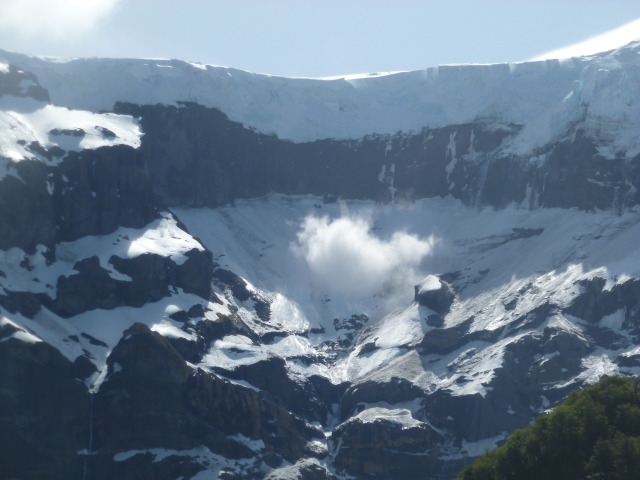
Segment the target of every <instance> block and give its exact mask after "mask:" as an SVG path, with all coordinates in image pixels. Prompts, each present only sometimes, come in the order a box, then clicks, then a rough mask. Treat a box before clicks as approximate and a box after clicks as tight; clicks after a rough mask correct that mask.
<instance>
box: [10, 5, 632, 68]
mask: <svg viewBox="0 0 640 480" xmlns="http://www.w3.org/2000/svg"><path fill="white" fill-rule="evenodd" d="M66 5H68V8H67V7H66ZM639 18H640V0H609V1H602V0H598V1H595V0H537V1H536V0H510V1H508V0H450V1H425V0H423V1H414V0H395V1H380V0H321V1H320V0H182V1H164V0H56V1H55V2H54V1H52V0H0V48H3V49H6V50H11V51H19V52H25V53H31V54H42V55H53V56H107V57H153V58H179V59H183V60H190V61H196V62H201V63H208V64H216V65H225V66H230V67H235V68H240V69H243V70H249V71H253V72H260V73H270V74H274V75H286V76H310V77H321V76H331V75H341V74H348V73H364V72H383V71H395V70H417V69H423V68H426V67H429V66H435V65H438V64H445V63H493V62H509V61H522V60H526V59H529V58H531V57H534V56H537V55H539V54H542V53H544V52H547V51H550V50H555V49H558V48H561V47H564V46H567V45H571V44H573V43H576V42H580V41H582V40H585V39H587V38H588V37H591V36H594V35H597V34H601V33H603V32H606V31H608V30H612V29H615V28H617V27H620V26H621V25H623V24H626V23H628V22H631V21H633V20H636V19H639ZM638 37H640V31H639V32H638Z"/></svg>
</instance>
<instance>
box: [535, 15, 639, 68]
mask: <svg viewBox="0 0 640 480" xmlns="http://www.w3.org/2000/svg"><path fill="white" fill-rule="evenodd" d="M634 40H640V19H637V20H634V21H633V22H630V23H627V24H625V25H623V26H621V27H618V28H616V29H614V30H610V31H608V32H605V33H603V34H601V35H596V36H595V37H591V38H588V39H586V40H584V41H582V42H578V43H574V44H573V45H569V46H567V47H563V48H559V49H557V50H552V51H550V52H547V53H543V54H542V55H538V56H536V57H534V58H532V59H531V60H546V59H549V58H571V57H580V56H585V55H593V54H595V53H600V52H606V51H608V50H613V49H615V48H618V47H622V46H624V45H626V44H627V43H629V42H632V41H634Z"/></svg>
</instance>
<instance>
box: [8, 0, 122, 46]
mask: <svg viewBox="0 0 640 480" xmlns="http://www.w3.org/2000/svg"><path fill="white" fill-rule="evenodd" d="M120 1H121V0H55V1H54V0H1V1H0V30H3V32H4V34H9V33H10V34H12V35H16V36H19V37H22V38H36V37H39V38H52V39H56V40H59V39H65V38H78V37H81V36H82V35H84V34H86V33H87V32H89V31H90V30H92V29H93V28H94V27H95V26H96V24H97V23H98V22H99V21H100V20H101V19H103V18H105V17H106V16H107V15H108V14H109V13H110V12H112V11H113V9H114V7H115V6H116V5H117V4H118V3H119V2H120Z"/></svg>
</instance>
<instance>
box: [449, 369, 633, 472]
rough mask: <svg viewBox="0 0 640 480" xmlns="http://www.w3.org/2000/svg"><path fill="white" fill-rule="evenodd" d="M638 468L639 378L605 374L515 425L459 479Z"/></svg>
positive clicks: (620, 470)
mask: <svg viewBox="0 0 640 480" xmlns="http://www.w3.org/2000/svg"><path fill="white" fill-rule="evenodd" d="M639 472H640V383H639V381H638V380H637V379H633V378H624V377H607V378H604V379H602V380H601V381H600V382H599V383H597V384H596V385H594V386H592V387H588V388H585V389H584V390H580V391H574V392H572V393H571V394H570V395H569V396H568V397H567V400H566V401H565V402H564V403H563V404H562V405H560V406H559V407H557V408H556V409H555V410H554V411H553V412H551V413H550V414H548V415H545V416H543V417H541V418H539V419H538V420H536V421H535V422H534V423H533V424H532V425H530V426H528V427H526V428H524V429H522V430H517V431H515V432H514V433H513V434H512V435H511V436H510V437H509V438H508V440H507V441H506V442H505V444H504V445H502V446H501V447H499V448H497V449H496V450H494V451H493V452H489V453H487V454H485V455H483V456H482V457H480V458H478V459H477V460H476V462H475V463H473V464H472V465H469V466H467V467H466V468H465V469H464V470H463V471H462V473H461V474H460V475H459V476H458V478H457V480H511V479H518V480H528V479H531V480H539V479H542V478H544V479H546V480H554V479H558V480H573V479H575V480H584V479H587V480H631V479H637V478H639V477H638V475H640V473H639Z"/></svg>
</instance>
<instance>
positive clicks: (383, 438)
mask: <svg viewBox="0 0 640 480" xmlns="http://www.w3.org/2000/svg"><path fill="white" fill-rule="evenodd" d="M637 52H638V46H637V45H631V46H629V47H627V48H625V49H621V50H618V51H615V52H612V53H607V54H603V55H600V56H596V57H594V58H588V59H574V60H572V61H571V62H568V63H567V62H565V63H564V64H563V63H559V62H541V63H539V64H522V65H512V66H491V67H478V68H477V69H474V68H473V67H461V68H457V67H441V68H440V69H439V70H433V69H431V70H427V71H425V72H413V73H410V74H399V75H398V76H395V77H394V76H389V77H380V78H377V77H374V78H370V79H358V80H355V81H351V82H347V81H344V80H343V81H339V82H337V83H331V82H329V83H327V82H324V83H323V82H321V81H307V80H300V81H298V82H296V81H295V80H288V79H273V78H270V77H265V78H261V77H258V76H251V75H248V74H245V73H244V72H237V71H232V70H228V69H219V70H216V69H211V68H200V67H195V66H191V65H188V64H183V63H180V62H165V63H166V64H163V65H162V66H163V68H160V67H158V66H154V65H153V64H152V63H153V62H152V63H149V62H146V63H145V61H140V62H138V61H130V62H129V63H122V62H120V61H113V62H115V63H110V62H111V61H106V60H105V61H97V60H96V61H93V60H91V61H89V60H87V61H74V62H66V63H65V62H58V63H51V62H47V61H45V60H38V59H29V58H26V57H21V56H19V55H13V54H9V53H6V52H2V54H1V55H0V107H1V108H0V128H1V130H0V161H1V164H0V169H1V171H2V173H1V174H0V309H1V317H0V385H2V388H0V405H2V406H3V408H2V413H0V446H1V447H2V448H0V451H1V452H2V453H0V467H1V468H0V472H1V473H0V477H2V478H34V479H38V478H71V477H82V478H123V479H124V478H138V479H139V478H167V479H169V478H171V479H173V478H181V477H182V478H224V479H232V478H256V479H257V478H270V479H275V478H287V479H288V478H292V479H293V478H305V479H316V478H317V479H341V478H362V479H365V478H389V479H392V478H397V479H413V478H416V479H418V478H425V479H428V478H433V479H436V478H450V477H452V476H454V475H455V474H456V472H457V471H458V470H459V469H460V468H461V466H462V465H464V464H465V463H466V462H468V461H469V459H470V458H473V457H474V456H476V455H478V454H481V453H483V452H484V450H485V449H486V448H492V447H493V446H495V445H496V444H497V443H499V442H500V441H501V440H502V439H504V438H505V436H506V435H507V434H508V433H509V432H511V431H513V430H514V429H516V428H519V427H521V426H524V425H526V424H527V423H528V422H530V421H531V420H532V419H534V418H535V417H536V416H538V415H540V414H542V413H543V412H544V411H546V410H547V409H549V408H552V407H553V406H554V405H556V404H557V403H558V402H559V401H561V400H562V398H564V396H565V395H566V394H567V393H568V392H569V391H570V390H572V389H575V388H580V387H581V386H582V385H586V384H590V383H593V382H595V381H596V380H597V379H598V378H599V377H600V376H602V375H605V374H614V373H620V374H627V375H633V374H639V373H640V352H639V350H638V347H637V345H638V343H639V342H640V338H639V337H638V336H639V335H640V330H639V328H638V322H639V318H638V312H639V311H640V307H639V305H640V289H639V287H638V285H640V281H639V280H638V278H640V258H639V257H638V253H637V248H636V244H637V238H638V234H639V233H640V232H639V231H638V230H639V228H640V226H639V225H640V224H639V223H638V219H637V213H636V208H637V207H636V205H637V204H638V201H639V197H638V190H637V187H638V183H639V182H640V171H639V165H640V146H639V144H638V142H637V138H638V135H637V133H638V125H639V124H640V123H639V122H640V114H639V113H638V105H639V103H638V98H640V92H639V91H638V86H637V85H640V83H634V82H635V79H637V75H638V68H637V67H638V55H637ZM3 59H4V60H3ZM118 62H120V63H118ZM113 72H118V74H119V75H120V77H119V78H120V79H121V82H118V83H114V82H110V81H109V79H110V78H112V74H113ZM70 76H73V78H75V79H76V80H77V81H75V82H74V84H75V85H76V89H75V90H74V89H71V88H70V87H69V85H68V82H66V81H65V79H67V80H68V79H69V78H71V77H70ZM89 79H91V80H89ZM114 85H120V87H116V86H114ZM150 85H154V88H150V87H149V86H150ZM541 85H542V86H541ZM131 92H133V93H131ZM230 92H231V93H233V95H231V100H230V99H229V98H230V97H229V93H230ZM615 92H618V94H617V96H615V95H614V96H612V95H613V94H614V93H615ZM163 95H164V97H163ZM492 95H493V96H492ZM519 97H522V98H520V100H518V99H519ZM518 102H520V103H518ZM607 105H608V107H607ZM286 115H290V118H287V117H286ZM285 120H287V121H285ZM341 132H343V133H344V135H341V134H340V133H341ZM323 133H325V134H324V135H323Z"/></svg>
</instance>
